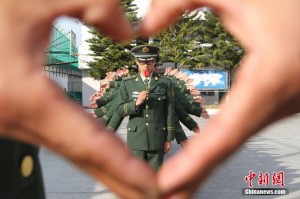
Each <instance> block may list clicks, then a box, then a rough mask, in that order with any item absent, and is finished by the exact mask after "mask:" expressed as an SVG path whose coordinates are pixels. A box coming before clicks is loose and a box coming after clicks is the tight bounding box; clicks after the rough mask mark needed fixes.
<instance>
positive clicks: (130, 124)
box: [127, 123, 137, 132]
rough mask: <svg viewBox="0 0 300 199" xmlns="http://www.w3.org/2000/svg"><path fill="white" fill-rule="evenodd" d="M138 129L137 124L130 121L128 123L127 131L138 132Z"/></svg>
mask: <svg viewBox="0 0 300 199" xmlns="http://www.w3.org/2000/svg"><path fill="white" fill-rule="evenodd" d="M136 129H137V125H136V124H132V123H128V125H127V131H128V132H136Z"/></svg>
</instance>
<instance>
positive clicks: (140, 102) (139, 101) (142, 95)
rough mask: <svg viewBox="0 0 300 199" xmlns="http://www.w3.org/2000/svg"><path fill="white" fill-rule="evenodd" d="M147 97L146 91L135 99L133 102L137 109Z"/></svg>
mask: <svg viewBox="0 0 300 199" xmlns="http://www.w3.org/2000/svg"><path fill="white" fill-rule="evenodd" d="M148 95H149V93H148V91H142V92H140V93H139V96H138V98H137V100H136V102H135V105H136V106H137V107H138V106H140V105H141V104H143V103H144V101H145V100H146V99H147V98H148Z"/></svg>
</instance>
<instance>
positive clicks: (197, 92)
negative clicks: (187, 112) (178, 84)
mask: <svg viewBox="0 0 300 199" xmlns="http://www.w3.org/2000/svg"><path fill="white" fill-rule="evenodd" d="M200 94H201V92H200V91H199V90H197V89H192V90H190V95H193V96H195V97H194V99H200V98H202V97H200V96H199V95H200Z"/></svg>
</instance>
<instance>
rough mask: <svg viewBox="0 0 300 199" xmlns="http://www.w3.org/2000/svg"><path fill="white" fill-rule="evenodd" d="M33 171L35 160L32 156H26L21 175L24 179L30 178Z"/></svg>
mask: <svg viewBox="0 0 300 199" xmlns="http://www.w3.org/2000/svg"><path fill="white" fill-rule="evenodd" d="M32 171H33V158H32V157H31V156H30V155H26V156H25V157H24V158H23V160H22V163H21V174H22V176H23V177H24V178H27V177H29V176H30V174H31V173H32Z"/></svg>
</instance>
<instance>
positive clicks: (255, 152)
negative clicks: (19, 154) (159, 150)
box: [40, 114, 300, 199]
mask: <svg viewBox="0 0 300 199" xmlns="http://www.w3.org/2000/svg"><path fill="white" fill-rule="evenodd" d="M249 120H251V117H249ZM197 121H198V122H199V125H200V127H202V126H204V125H205V123H206V122H207V121H206V120H204V119H197ZM125 127H126V121H125V122H124V123H123V124H122V125H121V127H120V129H119V131H118V135H119V136H120V137H121V138H122V139H125V137H126V130H125ZM186 133H187V134H188V136H189V137H190V138H191V139H192V137H193V136H194V134H193V133H192V132H190V131H188V130H186ZM178 150H180V148H179V146H178V145H176V144H175V143H174V144H173V149H172V151H171V153H170V156H172V155H174V154H175V153H176V152H177V151H178ZM40 157H41V163H42V168H43V175H44V180H45V187H46V194H47V198H48V199H117V198H118V197H116V196H115V195H114V194H113V193H111V192H110V191H109V190H108V189H107V188H106V187H104V186H103V185H101V184H99V183H97V182H95V180H94V179H92V178H90V177H89V176H87V175H85V174H84V173H82V172H81V171H79V170H78V169H77V168H74V166H72V165H71V164H70V163H68V162H67V161H66V160H64V159H63V158H61V157H59V156H57V155H55V154H53V153H51V152H50V151H48V150H46V149H42V150H41V153H40ZM299 169H300V115H299V114H298V115H295V116H293V117H291V118H289V119H286V120H283V121H281V122H278V123H276V124H275V125H272V126H270V127H268V128H267V129H264V130H263V131H262V132H261V133H260V134H258V135H257V136H255V137H253V138H252V139H251V140H249V141H248V142H247V143H246V144H245V145H244V146H243V147H242V148H241V149H240V150H239V151H238V152H237V153H235V154H234V155H233V156H232V157H231V158H230V159H228V160H227V161H226V162H225V163H224V164H222V165H220V166H219V168H218V169H217V170H216V171H215V172H214V173H213V175H212V176H210V178H209V179H208V180H207V181H206V183H205V184H204V185H203V186H202V187H201V188H199V190H198V192H197V194H196V195H195V197H194V199H198V198H203V199H218V198H220V199H239V198H242V199H243V198H245V199H246V198H262V199H269V198H280V199H282V198H288V199H298V198H300V170H299ZM250 170H252V171H253V172H255V173H256V174H257V175H258V174H259V172H262V173H263V174H266V173H268V174H269V175H270V181H269V183H270V184H271V183H272V177H271V175H272V174H273V172H276V173H278V172H280V171H283V172H284V183H285V185H286V186H285V188H288V189H289V192H290V193H289V194H288V195H285V196H281V197H276V196H251V197H249V196H244V195H242V194H241V192H242V188H248V184H247V182H246V181H245V180H244V178H245V176H247V175H248V174H249V171H250ZM124 172H126V171H124ZM174 175H175V174H174ZM257 183H258V178H257V176H256V178H255V179H254V181H253V184H254V186H257ZM268 188H275V186H272V185H269V186H268Z"/></svg>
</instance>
